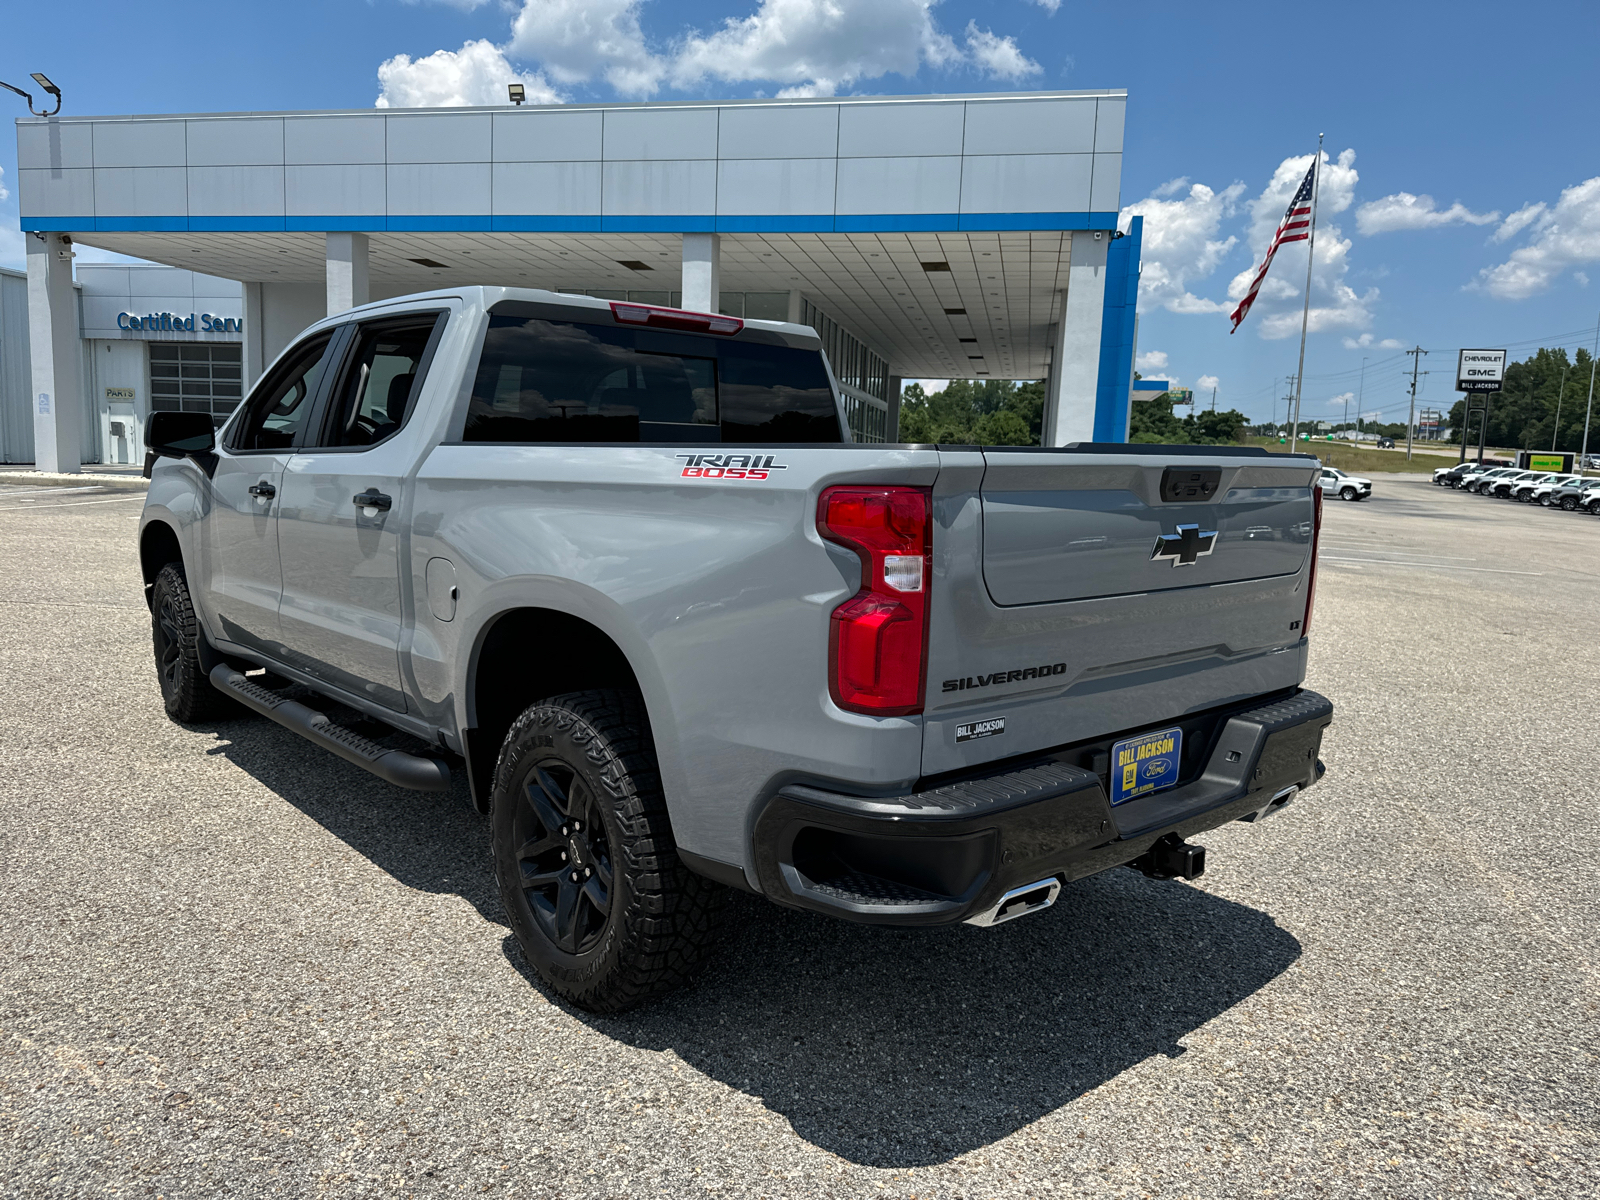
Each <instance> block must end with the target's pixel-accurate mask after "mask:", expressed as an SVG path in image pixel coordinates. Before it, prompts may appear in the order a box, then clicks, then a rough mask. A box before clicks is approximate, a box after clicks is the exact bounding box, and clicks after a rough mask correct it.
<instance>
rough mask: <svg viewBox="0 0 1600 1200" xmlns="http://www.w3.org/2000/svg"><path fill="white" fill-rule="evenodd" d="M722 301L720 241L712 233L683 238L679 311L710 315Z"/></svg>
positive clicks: (685, 235)
mask: <svg viewBox="0 0 1600 1200" xmlns="http://www.w3.org/2000/svg"><path fill="white" fill-rule="evenodd" d="M721 299H722V237H721V235H720V234H715V233H686V234H684V235H683V307H684V308H686V309H688V310H689V311H691V312H705V313H714V312H716V311H717V306H718V304H719V302H720V301H721Z"/></svg>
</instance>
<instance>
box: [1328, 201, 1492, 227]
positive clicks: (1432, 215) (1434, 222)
mask: <svg viewBox="0 0 1600 1200" xmlns="http://www.w3.org/2000/svg"><path fill="white" fill-rule="evenodd" d="M1499 219H1500V214H1499V213H1498V212H1487V213H1475V212H1473V211H1472V210H1471V209H1469V208H1468V207H1467V206H1466V205H1464V204H1462V203H1461V202H1460V201H1459V200H1458V201H1456V202H1455V203H1454V204H1452V205H1451V206H1450V207H1449V208H1445V209H1439V208H1435V207H1434V203H1433V197H1432V196H1413V195H1412V194H1411V193H1410V192H1395V193H1394V194H1393V195H1392V196H1384V197H1383V198H1382V199H1380V200H1373V201H1371V202H1369V203H1367V204H1363V205H1362V206H1361V207H1360V208H1358V209H1356V231H1357V232H1358V233H1363V234H1367V235H1371V234H1374V233H1394V232H1396V231H1398V230H1407V231H1409V230H1413V229H1437V228H1438V227H1440V226H1441V225H1492V224H1493V223H1494V222H1496V221H1498V220H1499Z"/></svg>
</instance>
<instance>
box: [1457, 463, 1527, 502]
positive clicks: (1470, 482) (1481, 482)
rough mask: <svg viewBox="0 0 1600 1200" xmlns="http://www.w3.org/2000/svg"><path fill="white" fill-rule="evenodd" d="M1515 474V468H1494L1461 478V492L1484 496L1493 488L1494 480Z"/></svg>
mask: <svg viewBox="0 0 1600 1200" xmlns="http://www.w3.org/2000/svg"><path fill="white" fill-rule="evenodd" d="M1515 474H1517V469H1516V468H1515V467H1495V468H1494V469H1492V470H1489V471H1483V472H1481V473H1479V474H1477V475H1468V476H1466V477H1465V478H1463V479H1462V481H1461V490H1462V491H1464V492H1473V493H1476V494H1477V495H1480V496H1481V495H1484V494H1486V493H1487V492H1488V490H1489V489H1490V488H1491V487H1493V486H1494V481H1495V480H1496V479H1504V478H1505V477H1506V476H1507V475H1515Z"/></svg>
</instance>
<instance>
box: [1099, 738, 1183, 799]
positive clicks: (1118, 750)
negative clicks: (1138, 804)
mask: <svg viewBox="0 0 1600 1200" xmlns="http://www.w3.org/2000/svg"><path fill="white" fill-rule="evenodd" d="M1182 750H1183V730H1181V729H1163V730H1162V731H1161V732H1160V733H1146V734H1142V735H1141V736H1139V737H1136V738H1128V739H1127V740H1125V741H1121V742H1118V743H1117V744H1116V745H1115V746H1113V747H1111V803H1112V804H1121V803H1122V802H1123V801H1125V800H1132V799H1133V798H1134V797H1135V796H1144V795H1147V794H1149V793H1150V792H1159V791H1160V790H1161V789H1162V788H1169V787H1171V786H1172V785H1173V784H1175V783H1177V782H1178V756H1179V754H1180V753H1181V752H1182Z"/></svg>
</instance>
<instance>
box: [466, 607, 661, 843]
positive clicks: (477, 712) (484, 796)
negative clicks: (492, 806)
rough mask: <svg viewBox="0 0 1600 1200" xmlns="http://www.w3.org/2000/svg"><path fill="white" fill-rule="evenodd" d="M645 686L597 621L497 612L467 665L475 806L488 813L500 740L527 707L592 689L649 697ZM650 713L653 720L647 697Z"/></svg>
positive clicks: (521, 610) (533, 611) (554, 612)
mask: <svg viewBox="0 0 1600 1200" xmlns="http://www.w3.org/2000/svg"><path fill="white" fill-rule="evenodd" d="M641 683H642V681H641V680H640V678H639V675H638V673H637V672H636V671H635V670H634V666H633V664H632V662H631V661H630V660H629V658H628V655H627V654H626V653H625V652H624V650H623V649H622V647H621V645H620V644H618V642H617V640H616V639H615V638H613V637H612V636H611V635H610V634H609V633H607V632H606V631H605V630H603V629H601V628H600V627H599V626H598V625H595V624H594V623H593V622H590V621H587V620H585V619H584V618H582V617H578V616H575V615H573V614H572V613H569V612H563V611H562V610H560V609H554V608H543V607H537V606H525V607H517V608H508V609H505V610H503V611H501V612H499V613H496V614H495V615H494V616H493V617H491V618H490V619H489V620H487V621H485V622H484V623H483V626H482V627H481V628H480V629H479V630H478V632H477V635H476V637H475V638H474V639H473V644H472V653H471V656H470V658H469V660H468V664H467V675H466V686H465V691H464V700H465V702H466V703H465V707H466V711H465V716H466V726H465V728H464V729H463V736H462V754H463V757H465V758H466V760H467V779H468V783H469V785H470V787H471V791H472V802H473V805H474V806H475V807H476V808H477V810H478V811H479V812H481V813H487V812H488V811H489V800H490V793H491V791H492V790H493V777H494V765H495V761H496V759H497V757H498V755H499V752H500V743H501V742H502V741H504V739H505V735H506V733H507V731H508V730H509V729H510V728H511V723H512V722H513V721H515V720H516V718H517V716H518V715H519V714H520V713H521V712H522V711H523V710H524V709H526V708H527V707H528V705H530V704H532V703H533V702H534V701H536V700H541V699H544V698H545V697H547V696H554V695H559V694H561V693H562V692H572V691H585V690H588V689H591V688H607V687H612V688H625V689H632V690H634V691H638V692H639V693H640V694H641V695H643V694H644V693H645V689H644V688H643V686H642V685H641ZM645 709H646V716H647V719H648V717H649V709H650V706H649V703H648V698H647V699H646V704H645Z"/></svg>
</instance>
